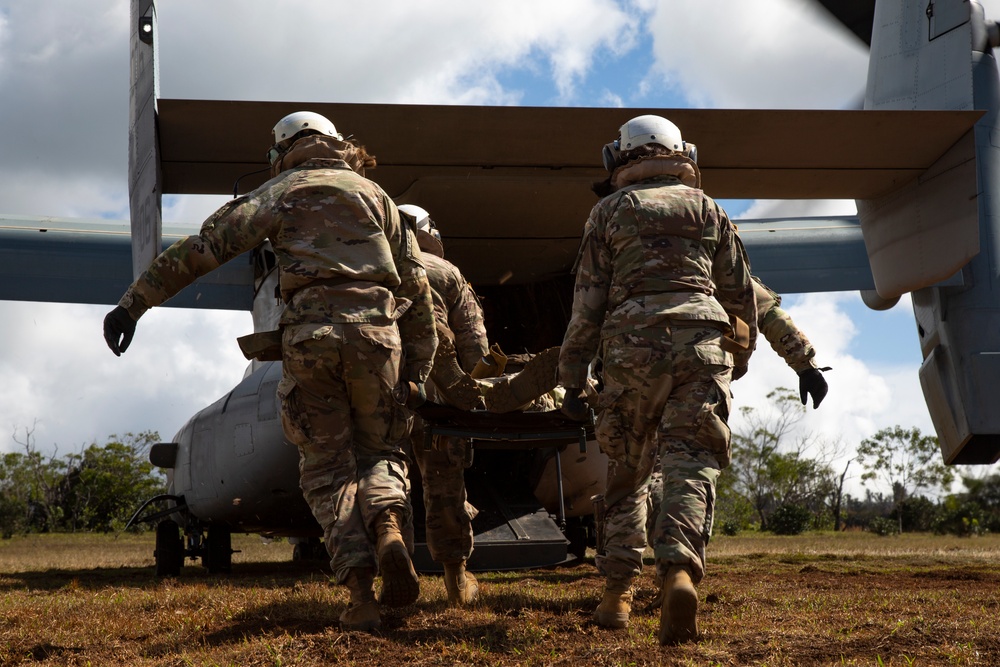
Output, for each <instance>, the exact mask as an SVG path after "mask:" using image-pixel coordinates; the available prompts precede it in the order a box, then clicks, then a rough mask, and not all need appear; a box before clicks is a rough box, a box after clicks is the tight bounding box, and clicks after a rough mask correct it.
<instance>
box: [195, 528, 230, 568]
mask: <svg viewBox="0 0 1000 667" xmlns="http://www.w3.org/2000/svg"><path fill="white" fill-rule="evenodd" d="M233 553H234V552H233V538H232V533H231V532H230V530H229V528H227V527H225V526H219V525H214V524H213V525H211V526H209V527H208V534H207V536H206V537H205V541H204V543H203V544H202V553H201V564H202V565H204V566H205V569H207V570H208V573H209V574H219V573H220V572H227V573H228V572H232V571H233Z"/></svg>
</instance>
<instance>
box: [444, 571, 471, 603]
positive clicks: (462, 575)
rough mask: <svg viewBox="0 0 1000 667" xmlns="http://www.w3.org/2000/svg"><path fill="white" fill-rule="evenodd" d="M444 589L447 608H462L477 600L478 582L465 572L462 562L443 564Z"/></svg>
mask: <svg viewBox="0 0 1000 667" xmlns="http://www.w3.org/2000/svg"><path fill="white" fill-rule="evenodd" d="M444 587H445V590H447V591H448V606H449V607H463V606H466V605H470V604H473V603H474V602H475V601H476V600H478V599H479V582H478V581H476V578H475V577H474V576H472V573H471V572H466V570H465V561H464V560H461V561H458V562H457V563H444Z"/></svg>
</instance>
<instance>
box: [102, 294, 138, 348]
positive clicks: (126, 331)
mask: <svg viewBox="0 0 1000 667" xmlns="http://www.w3.org/2000/svg"><path fill="white" fill-rule="evenodd" d="M133 335H135V320H133V319H132V316H131V315H129V314H128V311H127V310H125V309H124V308H122V307H121V306H115V309H114V310H112V311H111V312H110V313H108V314H107V315H106V316H105V317H104V340H105V342H107V344H108V347H110V348H111V351H112V352H114V353H115V356H116V357H120V356H122V352H124V351H125V350H127V349H128V346H129V344H130V343H131V342H132V336H133ZM119 341H120V342H119Z"/></svg>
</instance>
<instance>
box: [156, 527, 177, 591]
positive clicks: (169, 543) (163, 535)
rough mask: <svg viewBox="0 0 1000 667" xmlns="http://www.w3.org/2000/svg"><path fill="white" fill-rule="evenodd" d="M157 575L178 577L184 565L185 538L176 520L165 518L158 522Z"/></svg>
mask: <svg viewBox="0 0 1000 667" xmlns="http://www.w3.org/2000/svg"><path fill="white" fill-rule="evenodd" d="M153 559H154V560H155V562H156V576H158V577H176V576H177V575H179V574H180V573H181V566H183V565H184V540H182V539H181V530H180V526H178V525H177V522H176V521H171V520H170V519H165V520H163V521H161V522H160V523H158V524H156V550H155V551H154V552H153Z"/></svg>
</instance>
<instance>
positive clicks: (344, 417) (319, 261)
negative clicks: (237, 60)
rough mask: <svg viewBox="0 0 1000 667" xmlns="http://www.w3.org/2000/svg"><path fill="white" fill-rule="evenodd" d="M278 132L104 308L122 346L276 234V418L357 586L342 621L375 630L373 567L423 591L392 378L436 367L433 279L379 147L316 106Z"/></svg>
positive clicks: (335, 562) (415, 376)
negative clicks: (191, 231) (233, 185)
mask: <svg viewBox="0 0 1000 667" xmlns="http://www.w3.org/2000/svg"><path fill="white" fill-rule="evenodd" d="M273 138H274V147H273V148H272V149H271V151H270V152H269V159H270V161H271V175H272V178H271V180H269V181H268V182H267V183H265V184H264V185H262V186H261V187H259V188H257V189H256V190H254V191H253V192H250V193H249V194H246V195H244V196H242V197H239V198H237V199H234V200H233V201H231V202H229V203H227V204H226V205H224V206H223V207H222V208H220V209H219V210H218V211H216V212H215V213H214V214H213V215H212V216H211V217H209V218H208V220H206V221H205V223H204V225H203V226H202V228H201V231H200V232H199V233H198V234H196V235H194V236H190V237H188V238H186V239H182V240H180V241H178V242H177V243H175V244H174V245H172V246H171V247H170V248H168V249H167V250H165V251H164V252H163V253H162V254H161V255H160V256H159V257H157V258H156V259H155V260H154V261H153V263H152V264H151V266H150V267H149V268H148V269H147V270H146V271H145V273H143V274H142V275H141V276H139V278H138V279H137V280H136V281H135V282H134V283H133V284H132V286H131V287H129V289H128V291H127V292H126V293H125V295H124V296H123V297H122V299H121V301H119V305H118V307H117V308H115V309H114V310H113V311H112V312H111V313H109V314H108V316H107V317H106V318H105V321H104V335H105V339H106V340H107V342H108V345H109V346H110V347H111V350H112V351H113V352H114V353H115V354H116V355H118V354H120V353H121V352H124V351H125V349H127V347H128V345H129V343H130V342H131V340H132V336H133V334H134V332H135V324H136V320H138V319H139V317H141V316H142V314H143V313H144V312H145V311H146V310H148V309H149V308H151V307H153V306H157V305H160V304H161V303H163V302H164V301H166V300H167V299H169V298H170V297H171V296H173V295H175V294H177V293H178V292H179V291H180V290H181V289H183V288H184V287H185V286H187V285H189V284H191V283H192V282H193V281H194V280H195V279H196V278H198V277H199V276H202V275H204V274H206V273H208V272H210V271H212V270H214V269H215V268H217V267H218V266H219V265H221V264H223V263H224V262H227V261H229V260H231V259H233V258H234V257H237V256H238V255H240V254H242V253H244V252H246V251H248V250H251V249H253V248H254V247H255V246H257V245H258V244H259V243H261V242H262V241H264V240H265V239H270V241H271V244H272V245H273V247H274V251H275V254H276V255H277V258H278V265H279V268H280V287H281V296H282V299H283V300H284V302H285V309H284V312H283V314H282V317H281V325H282V344H281V347H282V362H283V364H282V366H283V376H282V380H281V383H280V384H279V387H278V396H279V398H280V399H281V406H282V411H281V419H282V426H283V427H284V432H285V437H286V438H287V439H288V440H289V441H290V442H292V443H293V444H294V445H296V446H297V447H298V449H299V470H300V484H301V487H302V492H303V494H304V496H305V498H306V500H307V501H308V503H309V506H310V507H311V508H312V511H313V514H314V515H315V517H316V519H317V520H318V521H319V524H320V526H322V528H323V531H324V535H325V540H326V547H327V550H328V551H329V553H330V557H331V566H332V567H333V572H334V576H335V578H336V581H337V582H338V583H342V584H346V585H347V586H348V588H349V590H350V593H351V603H350V605H349V607H348V608H347V610H346V611H345V612H344V613H343V614H342V615H341V622H342V623H343V624H344V626H345V627H348V628H354V629H366V630H367V629H373V628H377V627H379V626H380V624H381V620H380V616H379V607H378V603H377V602H376V601H375V597H374V576H375V573H376V571H380V572H381V575H382V595H381V598H380V600H379V601H380V602H381V603H382V604H385V605H389V606H404V605H407V604H411V603H412V602H414V601H415V600H416V598H417V596H418V595H419V581H418V579H417V575H416V572H415V571H414V569H413V566H412V563H411V562H410V557H409V552H408V548H407V545H406V544H405V543H404V541H403V539H402V535H401V532H400V528H401V527H402V526H403V525H404V524H405V523H406V522H407V521H409V519H410V515H411V513H412V510H411V508H410V503H409V497H408V491H409V488H408V482H407V465H406V458H405V455H404V454H403V450H402V447H403V445H404V444H405V442H406V438H407V435H408V433H409V426H410V424H409V422H408V415H407V413H406V412H405V410H404V409H403V408H402V406H400V405H399V404H398V403H397V402H396V401H395V400H394V398H393V389H394V387H395V386H396V385H397V384H398V383H400V382H401V380H402V381H409V382H413V383H417V384H421V383H423V382H424V381H425V380H426V379H427V377H428V374H429V373H430V368H431V360H432V358H433V355H434V351H435V348H436V346H437V336H436V334H435V329H434V316H433V312H432V302H431V293H430V287H429V285H428V283H427V277H426V272H425V270H424V267H423V264H422V260H421V255H420V250H419V248H418V247H417V245H416V241H415V237H414V233H413V230H412V229H409V228H407V227H405V226H404V225H402V224H401V222H400V218H399V213H398V211H397V210H396V206H395V205H394V204H393V202H392V200H391V199H390V198H389V197H388V195H386V194H385V192H383V191H382V189H381V188H380V187H379V186H378V185H377V184H375V183H374V182H372V181H369V180H368V179H366V178H364V176H363V174H364V169H365V168H366V167H369V168H370V167H372V166H374V158H372V157H371V156H370V155H368V154H367V152H366V151H365V150H364V149H363V148H362V147H359V146H355V145H354V144H351V143H349V142H345V141H343V138H342V136H341V135H340V134H339V133H337V131H336V129H335V128H334V126H333V124H332V123H331V122H330V121H329V120H327V119H326V118H324V117H323V116H320V115H319V114H315V113H311V112H297V113H294V114H291V115H289V116H286V117H285V118H283V119H281V121H279V122H278V124H277V125H275V127H274V137H273ZM404 360H405V361H404Z"/></svg>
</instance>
